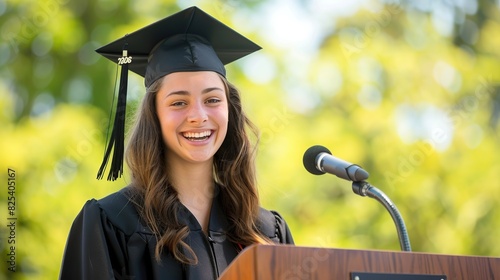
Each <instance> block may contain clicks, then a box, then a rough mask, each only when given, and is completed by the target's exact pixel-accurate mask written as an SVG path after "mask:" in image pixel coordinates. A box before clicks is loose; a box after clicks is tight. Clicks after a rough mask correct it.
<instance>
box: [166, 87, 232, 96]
mask: <svg viewBox="0 0 500 280" xmlns="http://www.w3.org/2000/svg"><path fill="white" fill-rule="evenodd" d="M214 90H219V91H222V92H224V90H223V89H222V88H220V87H209V88H206V89H204V90H202V91H201V94H206V93H209V92H211V91H214ZM171 95H190V93H189V91H187V90H177V91H172V92H169V93H168V94H167V95H165V97H164V98H167V97H169V96H171Z"/></svg>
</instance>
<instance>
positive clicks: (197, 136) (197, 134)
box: [182, 130, 212, 140]
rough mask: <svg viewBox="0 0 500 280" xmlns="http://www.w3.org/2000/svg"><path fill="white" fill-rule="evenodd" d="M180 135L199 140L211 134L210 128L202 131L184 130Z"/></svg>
mask: <svg viewBox="0 0 500 280" xmlns="http://www.w3.org/2000/svg"><path fill="white" fill-rule="evenodd" d="M182 135H183V136H184V137H185V138H188V139H190V140H199V139H203V138H206V137H209V136H210V135H212V132H211V131H210V130H207V131H203V132H185V133H183V134H182Z"/></svg>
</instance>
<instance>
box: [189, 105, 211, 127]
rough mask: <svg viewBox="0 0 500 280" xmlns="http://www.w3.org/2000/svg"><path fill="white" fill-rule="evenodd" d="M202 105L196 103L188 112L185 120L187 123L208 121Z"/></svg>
mask: <svg viewBox="0 0 500 280" xmlns="http://www.w3.org/2000/svg"><path fill="white" fill-rule="evenodd" d="M203 105H204V104H203V103H201V104H200V103H199V102H196V103H195V104H193V105H192V106H191V108H190V110H189V113H188V117H187V120H188V122H189V123H200V124H201V123H204V122H206V121H207V120H208V114H207V111H206V108H205V107H204V106H203Z"/></svg>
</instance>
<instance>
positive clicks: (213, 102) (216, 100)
mask: <svg viewBox="0 0 500 280" xmlns="http://www.w3.org/2000/svg"><path fill="white" fill-rule="evenodd" d="M219 102H221V100H220V99H219V98H209V99H207V101H205V103H207V104H216V103H219Z"/></svg>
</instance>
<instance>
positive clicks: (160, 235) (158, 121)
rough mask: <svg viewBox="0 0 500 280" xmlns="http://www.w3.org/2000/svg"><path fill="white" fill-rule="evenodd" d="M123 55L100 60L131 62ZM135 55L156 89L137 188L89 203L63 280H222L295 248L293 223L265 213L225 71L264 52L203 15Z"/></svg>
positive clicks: (132, 151)
mask: <svg viewBox="0 0 500 280" xmlns="http://www.w3.org/2000/svg"><path fill="white" fill-rule="evenodd" d="M165 30H168V31H165ZM152 38H154V39H152ZM221 40H222V41H224V42H221ZM123 45H124V41H123V40H118V41H116V42H115V43H114V44H113V43H112V44H110V45H108V46H105V47H103V48H102V49H100V50H98V51H100V52H101V53H103V54H105V55H107V56H108V55H109V56H110V57H119V55H117V54H116V53H120V51H121V49H120V48H121V47H122V46H123ZM234 45H236V46H234ZM126 46H127V48H128V53H124V54H123V56H122V57H125V58H128V54H130V55H131V63H130V69H131V70H132V71H134V72H136V73H139V74H141V75H143V76H144V77H145V84H146V87H147V92H146V95H145V97H144V100H143V102H142V105H141V107H140V109H139V111H138V114H137V121H136V123H135V126H134V127H133V130H132V132H131V136H130V139H129V144H128V147H127V151H126V161H127V164H128V166H129V168H130V172H131V184H130V185H129V186H127V187H125V188H124V189H122V190H120V191H119V192H117V193H114V194H111V195H110V196H108V197H106V198H103V199H100V200H95V199H92V200H90V201H88V202H87V203H86V204H85V206H84V207H83V209H82V211H81V212H80V214H79V215H78V216H77V218H76V219H75V221H74V223H73V226H72V228H71V231H70V234H69V237H68V241H67V245H66V250H65V255H64V259H63V264H62V269H61V274H60V277H61V279H115V278H116V279H216V278H217V277H218V276H219V275H220V274H221V273H222V271H223V270H224V269H225V268H226V267H227V266H228V265H229V263H230V262H231V261H232V260H233V259H234V258H235V257H236V256H237V255H238V253H239V252H240V251H241V250H242V249H243V248H245V247H246V246H249V245H252V244H259V243H260V244H272V243H288V244H293V239H292V237H291V234H290V231H289V229H288V227H287V225H286V223H285V221H284V220H283V218H282V217H281V216H280V215H279V214H278V213H276V212H272V211H267V210H265V209H263V208H261V207H260V206H259V198H258V192H257V187H256V183H255V174H254V153H255V148H254V147H253V145H252V143H251V142H250V140H249V135H248V132H249V131H248V130H250V132H255V128H254V126H253V125H252V124H251V122H250V121H249V119H248V118H247V117H246V115H245V114H244V112H243V110H242V105H241V101H240V94H239V92H238V90H237V89H236V88H235V87H234V86H233V85H231V84H230V83H229V82H228V81H227V79H226V78H225V74H226V73H225V69H224V64H226V63H229V62H231V61H233V60H235V59H237V58H239V57H241V56H242V55H246V54H247V53H248V52H253V51H254V49H255V48H257V49H258V46H256V45H255V44H253V43H252V42H250V41H248V40H247V39H246V38H244V37H242V36H241V35H239V34H237V33H236V32H234V31H232V30H230V29H229V28H228V27H227V26H225V25H223V24H222V23H220V22H218V21H216V20H215V19H213V18H212V17H210V16H209V15H207V14H205V13H204V12H202V11H201V10H199V9H198V8H196V7H193V8H189V9H186V10H184V11H182V12H180V13H177V14H175V15H173V16H170V17H168V18H166V19H164V20H162V21H159V22H157V23H155V24H152V25H150V26H148V27H146V28H143V29H141V30H139V31H137V32H135V33H132V34H129V35H128V36H127V37H126ZM231 48H232V49H233V50H231ZM109 49H118V50H117V51H115V52H114V53H113V52H110V51H109ZM141 49H142V51H141ZM144 49H147V50H145V51H144ZM144 53H147V55H146V59H144V58H141V56H140V54H144ZM134 54H137V55H134ZM122 61H123V60H122ZM137 61H139V63H137ZM144 61H147V63H143V62H144ZM129 62H130V60H129ZM134 63H137V64H138V65H134ZM122 79H123V76H122ZM117 119H118V118H117ZM116 126H117V124H116V122H115V127H116ZM117 133H119V132H117V131H116V129H114V130H113V135H112V137H116V134H117ZM115 149H116V146H115ZM115 156H116V154H115ZM118 156H120V155H118Z"/></svg>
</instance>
